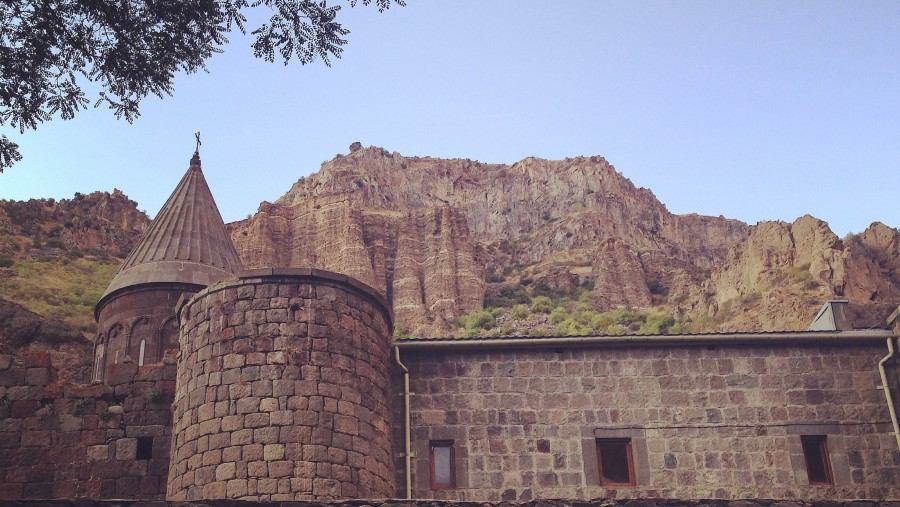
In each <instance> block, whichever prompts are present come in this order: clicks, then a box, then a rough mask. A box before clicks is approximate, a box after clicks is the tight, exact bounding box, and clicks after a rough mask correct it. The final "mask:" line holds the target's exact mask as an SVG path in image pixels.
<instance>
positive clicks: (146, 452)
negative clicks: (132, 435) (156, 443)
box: [136, 437, 153, 460]
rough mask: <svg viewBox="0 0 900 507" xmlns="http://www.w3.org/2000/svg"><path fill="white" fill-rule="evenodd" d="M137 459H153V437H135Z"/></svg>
mask: <svg viewBox="0 0 900 507" xmlns="http://www.w3.org/2000/svg"><path fill="white" fill-rule="evenodd" d="M136 458H137V459H141V460H145V459H153V437H138V438H137V456H136Z"/></svg>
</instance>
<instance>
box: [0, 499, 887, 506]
mask: <svg viewBox="0 0 900 507" xmlns="http://www.w3.org/2000/svg"><path fill="white" fill-rule="evenodd" d="M4 507H900V502H898V501H889V500H854V501H843V502H832V501H803V500H794V501H784V500H769V499H747V500H731V501H729V500H674V499H673V500H669V499H658V498H654V499H645V500H617V499H609V498H604V499H596V500H587V501H585V500H582V501H572V500H565V499H556V500H535V501H530V502H501V503H481V502H479V503H477V504H473V503H463V502H451V501H441V500H347V501H342V502H302V503H300V502H291V501H286V502H265V503H262V502H251V501H242V500H200V501H196V502H175V501H164V500H157V501H140V500H137V501H134V500H132V501H129V500H115V501H113V500H94V501H92V500H84V499H79V500H71V501H67V500H50V501H34V500H19V501H13V502H8V503H5V504H4Z"/></svg>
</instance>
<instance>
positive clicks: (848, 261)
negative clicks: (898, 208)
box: [710, 215, 900, 330]
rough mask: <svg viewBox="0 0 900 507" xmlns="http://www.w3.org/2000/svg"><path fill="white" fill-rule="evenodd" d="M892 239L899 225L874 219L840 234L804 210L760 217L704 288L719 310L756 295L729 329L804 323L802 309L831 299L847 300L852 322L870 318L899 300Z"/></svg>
mask: <svg viewBox="0 0 900 507" xmlns="http://www.w3.org/2000/svg"><path fill="white" fill-rule="evenodd" d="M898 245H900V232H898V231H897V230H896V229H892V228H890V227H888V226H886V225H884V224H881V223H877V222H876V223H874V224H872V225H871V226H870V227H869V228H868V229H866V230H865V231H864V232H863V233H861V234H857V235H850V236H848V238H846V241H842V240H841V239H839V238H838V237H837V236H836V235H835V234H834V233H833V232H832V231H831V229H829V227H828V224H826V223H825V222H823V221H821V220H818V219H816V218H814V217H811V216H809V215H806V216H803V217H800V218H798V219H797V220H796V221H794V223H791V224H789V223H785V222H762V223H760V224H757V225H756V226H755V227H753V228H751V231H750V234H749V236H748V237H747V239H745V240H744V241H742V242H740V243H738V244H736V245H735V246H734V247H733V248H732V249H731V250H730V251H729V252H728V255H727V256H726V258H725V261H724V262H723V263H722V266H721V267H720V268H719V269H717V270H716V271H714V272H713V274H712V280H711V284H710V288H711V289H712V290H713V291H714V300H715V305H716V307H717V308H719V309H721V308H722V306H723V305H725V304H726V303H732V304H733V303H734V302H735V301H738V302H740V301H741V300H744V301H746V300H748V299H749V300H751V301H753V300H759V302H760V308H757V310H758V311H754V312H746V315H744V316H741V317H740V318H737V319H735V320H734V321H733V322H732V323H731V324H730V325H729V326H728V327H729V328H731V329H735V330H737V329H761V330H778V329H782V328H784V327H786V326H787V327H788V328H792V329H802V328H804V327H805V325H807V324H808V323H809V320H810V319H809V316H808V310H807V311H806V312H804V310H806V309H808V308H813V309H814V308H815V307H816V305H818V304H820V303H821V302H822V301H824V300H827V299H833V298H846V299H848V300H849V301H850V302H851V303H852V304H853V310H854V313H855V316H856V318H857V320H858V321H865V320H868V321H875V320H878V319H882V318H884V317H885V316H886V315H888V314H889V313H890V311H891V310H892V309H893V308H896V306H897V304H898V302H900V248H898ZM872 323H873V324H874V323H875V322H872Z"/></svg>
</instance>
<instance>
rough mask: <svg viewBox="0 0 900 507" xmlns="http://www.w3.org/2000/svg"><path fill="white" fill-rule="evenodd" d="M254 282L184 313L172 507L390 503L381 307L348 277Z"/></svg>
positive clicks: (227, 288) (216, 292) (201, 297)
mask: <svg viewBox="0 0 900 507" xmlns="http://www.w3.org/2000/svg"><path fill="white" fill-rule="evenodd" d="M255 273H256V275H255V276H254V274H253V273H251V274H249V275H247V276H244V277H243V278H242V279H241V280H239V281H236V282H223V283H220V284H217V285H213V286H211V287H210V288H208V289H206V290H204V291H202V292H200V293H199V294H198V295H197V296H196V297H195V298H193V299H191V300H190V301H189V302H188V303H187V304H186V305H184V306H183V307H182V309H181V310H180V319H181V333H182V336H181V359H180V362H179V366H178V387H177V394H176V405H175V416H174V435H175V445H174V447H173V459H172V463H171V473H170V477H171V480H170V484H169V491H168V497H169V498H170V499H173V500H195V499H201V498H202V499H216V498H230V499H246V500H292V499H331V498H379V497H390V496H393V494H394V492H395V489H396V487H395V483H394V476H393V456H392V445H393V442H392V438H391V431H390V411H389V393H390V390H391V386H390V376H389V368H390V365H389V361H390V345H391V321H390V314H389V311H388V309H387V306H386V304H385V303H384V300H383V299H382V298H381V297H380V296H379V295H378V294H377V293H375V292H374V290H373V289H371V288H369V287H368V286H365V285H362V284H361V283H359V282H356V281H355V280H353V279H348V278H347V277H345V276H343V275H337V274H333V273H328V272H323V271H319V270H308V269H307V270H301V269H284V270H276V271H275V272H274V273H273V271H272V270H257V271H256V272H255Z"/></svg>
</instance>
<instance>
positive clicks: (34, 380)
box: [25, 368, 50, 386]
mask: <svg viewBox="0 0 900 507" xmlns="http://www.w3.org/2000/svg"><path fill="white" fill-rule="evenodd" d="M49 383H50V369H49V368H28V369H26V370H25V384H26V385H29V386H43V385H47V384H49Z"/></svg>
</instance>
